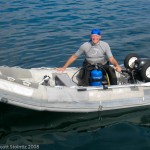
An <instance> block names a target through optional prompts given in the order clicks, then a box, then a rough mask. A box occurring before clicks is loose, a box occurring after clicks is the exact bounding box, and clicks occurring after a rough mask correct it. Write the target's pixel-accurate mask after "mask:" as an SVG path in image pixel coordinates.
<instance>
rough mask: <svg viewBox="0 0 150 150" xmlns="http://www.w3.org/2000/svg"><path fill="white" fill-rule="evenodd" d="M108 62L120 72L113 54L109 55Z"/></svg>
mask: <svg viewBox="0 0 150 150" xmlns="http://www.w3.org/2000/svg"><path fill="white" fill-rule="evenodd" d="M109 62H110V63H111V64H113V65H114V67H115V69H116V71H118V72H121V70H122V69H121V67H120V66H119V64H118V62H117V60H116V59H115V58H114V57H113V56H112V57H109Z"/></svg>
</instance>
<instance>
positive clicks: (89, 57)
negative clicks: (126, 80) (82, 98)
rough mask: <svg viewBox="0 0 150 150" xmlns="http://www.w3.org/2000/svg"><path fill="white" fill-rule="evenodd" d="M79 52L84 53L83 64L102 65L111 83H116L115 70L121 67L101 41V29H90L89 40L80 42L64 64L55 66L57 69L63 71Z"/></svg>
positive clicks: (107, 46)
mask: <svg viewBox="0 0 150 150" xmlns="http://www.w3.org/2000/svg"><path fill="white" fill-rule="evenodd" d="M81 54H84V55H85V61H84V66H86V65H89V64H91V65H94V64H101V65H103V67H104V68H105V70H106V71H107V72H108V74H109V76H111V78H110V82H111V84H112V85H115V84H117V79H116V75H115V70H116V71H118V72H121V67H120V66H119V64H118V62H117V61H116V59H115V58H114V57H113V55H112V52H111V50H110V47H109V45H108V43H106V42H104V41H101V31H100V30H99V29H93V30H92V31H91V40H90V41H89V42H85V43H84V44H82V45H81V46H80V48H79V49H78V50H77V52H76V53H75V54H73V55H72V56H71V57H70V58H69V59H68V61H67V62H66V63H65V65H64V66H63V67H62V68H57V70H58V71H65V69H66V68H67V67H68V66H69V65H71V64H72V63H73V62H74V61H75V60H76V59H77V58H78V57H79V56H80V55H81ZM109 62H110V63H111V64H112V65H113V66H114V68H115V70H114V69H113V68H112V67H110V66H109Z"/></svg>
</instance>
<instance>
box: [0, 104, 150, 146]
mask: <svg viewBox="0 0 150 150" xmlns="http://www.w3.org/2000/svg"><path fill="white" fill-rule="evenodd" d="M149 108H150V106H146V107H137V108H132V109H131V108H130V109H122V110H121V109H120V110H114V111H106V112H94V113H60V112H39V111H34V110H28V109H24V108H19V107H15V106H11V105H6V104H2V103H1V104H0V143H1V144H21V143H23V144H30V143H32V144H33V143H35V144H51V143H53V141H51V136H53V138H52V139H54V136H56V135H57V136H58V133H59V135H61V134H72V133H79V134H80V133H84V134H85V133H88V132H94V131H96V130H100V129H103V128H108V127H111V126H113V125H117V124H119V123H131V124H134V125H138V126H144V127H149V126H150V109H149ZM55 138H56V137H55ZM57 138H60V137H57ZM61 138H62V137H61ZM59 140H60V139H59ZM61 140H62V139H61Z"/></svg>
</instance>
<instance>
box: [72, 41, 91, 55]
mask: <svg viewBox="0 0 150 150" xmlns="http://www.w3.org/2000/svg"><path fill="white" fill-rule="evenodd" d="M90 47H91V46H90V44H89V42H85V43H84V44H82V45H81V46H80V48H79V49H78V50H77V51H76V53H75V55H76V56H77V57H79V56H80V55H82V54H83V53H84V52H85V50H88V49H89V48H90Z"/></svg>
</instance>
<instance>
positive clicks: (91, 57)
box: [75, 41, 113, 65]
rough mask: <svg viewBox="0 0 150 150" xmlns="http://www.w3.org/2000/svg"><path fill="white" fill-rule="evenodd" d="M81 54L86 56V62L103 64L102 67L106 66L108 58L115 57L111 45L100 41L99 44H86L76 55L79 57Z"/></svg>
mask: <svg viewBox="0 0 150 150" xmlns="http://www.w3.org/2000/svg"><path fill="white" fill-rule="evenodd" d="M81 54H84V55H85V58H86V60H87V61H88V62H89V63H90V64H96V63H101V64H102V65H104V64H106V63H107V62H108V58H109V57H112V56H113V55H112V53H111V50H110V47H109V45H108V44H107V43H106V42H104V41H100V42H99V43H97V44H92V42H85V43H84V44H82V45H81V46H80V48H79V49H78V50H77V52H76V53H75V55H76V56H77V57H78V56H80V55H81Z"/></svg>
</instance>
